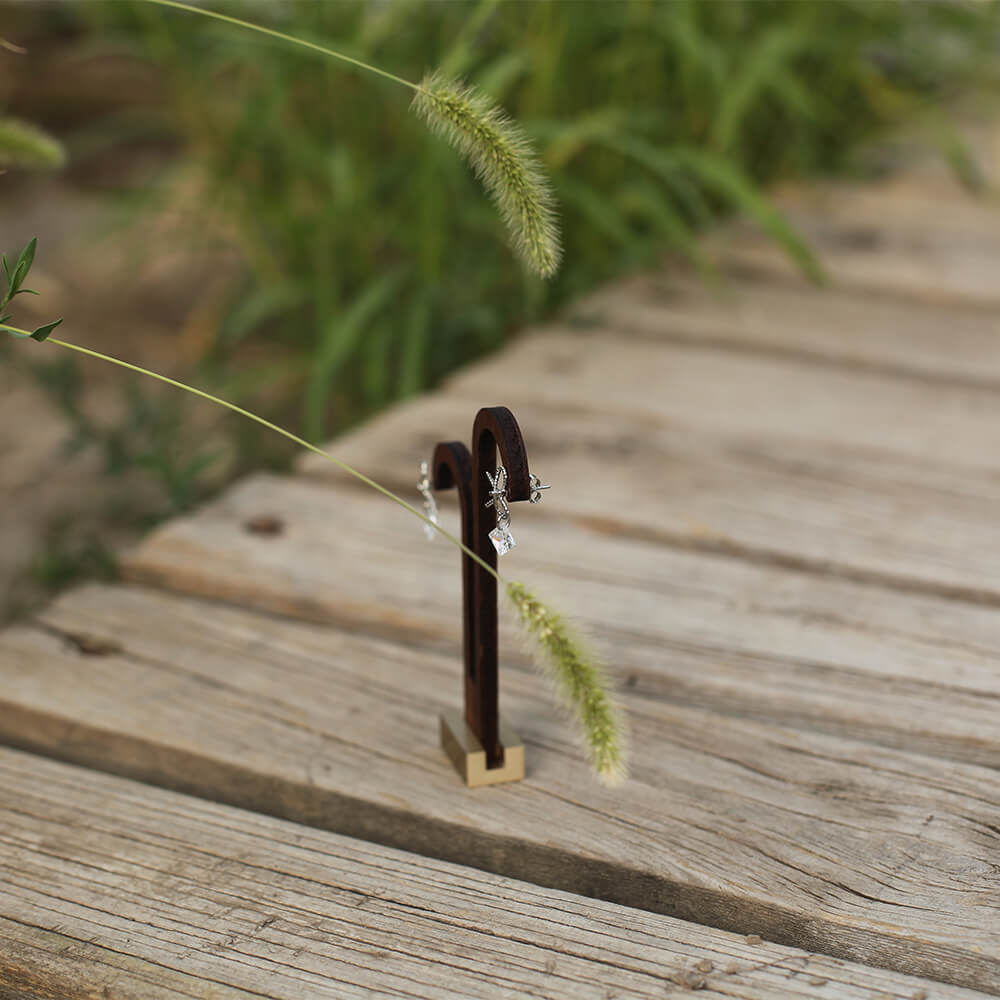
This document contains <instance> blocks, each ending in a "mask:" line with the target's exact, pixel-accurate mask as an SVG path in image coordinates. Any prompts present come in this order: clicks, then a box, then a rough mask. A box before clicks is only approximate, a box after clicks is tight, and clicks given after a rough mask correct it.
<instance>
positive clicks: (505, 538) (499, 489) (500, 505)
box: [486, 465, 517, 556]
mask: <svg viewBox="0 0 1000 1000" xmlns="http://www.w3.org/2000/svg"><path fill="white" fill-rule="evenodd" d="M486 478H487V479H488V480H489V483H490V498H489V500H487V501H486V506H487V507H493V508H495V509H496V512H497V526H496V527H495V528H494V529H493V530H492V531H491V532H490V541H491V542H492V543H493V548H495V549H496V550H497V555H498V556H505V555H506V554H507V553H508V552H510V550H511V549H512V548H514V546H515V545H516V544H517V543H516V542H515V541H514V536H513V535H512V534H511V533H510V506H509V505H508V503H507V470H506V469H505V468H504V467H503V466H502V465H498V466H497V471H496V475H495V476H491V475H490V474H489V473H488V472H487V473H486Z"/></svg>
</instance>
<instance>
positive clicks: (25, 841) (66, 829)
mask: <svg viewBox="0 0 1000 1000" xmlns="http://www.w3.org/2000/svg"><path fill="white" fill-rule="evenodd" d="M0 778H2V780H0V845H2V848H3V850H2V852H0V872H2V873H3V877H2V878H0V938H2V939H3V941H4V949H3V953H2V954H0V997H2V998H10V997H17V998H18V1000H42V998H50V997H54V996H58V997H59V998H60V1000H83V998H95V997H102V998H105V1000H176V998H180V997H192V998H201V1000H208V998H209V997H211V998H214V1000H244V998H246V1000H248V998H250V997H266V998H270V1000H299V998H300V997H302V996H303V995H305V993H306V992H307V993H308V996H309V997H315V998H317V1000H319V998H323V997H338V998H341V997H344V998H349V997H389V996H392V997H408V998H424V1000H447V998H462V1000H465V998H472V997H484V998H485V997H498V996H502V997H525V996H532V997H539V998H563V997H568V996H572V997H574V998H576V997H579V998H581V1000H586V998H594V1000H607V998H608V997H612V996H627V997H630V998H636V1000H640V998H650V1000H653V998H660V997H663V996H665V995H668V994H669V993H671V992H673V991H674V990H677V991H679V992H681V993H683V992H685V991H687V990H699V991H702V993H701V995H703V996H706V997H729V998H738V1000H763V998H768V1000H791V998H793V997H816V998H822V997H831V998H837V1000H870V998H871V997H872V994H873V992H877V995H879V996H881V997H883V998H886V1000H888V998H889V997H893V998H900V1000H902V998H913V997H917V996H930V997H933V998H934V1000H975V998H977V997H982V996H983V994H980V993H974V992H972V991H968V990H964V989H959V988H955V987H950V986H943V985H942V984H940V983H937V982H931V981H929V980H926V979H916V978H912V977H907V976H902V975H899V974H897V973H891V972H886V971H884V970H880V969H874V968H869V967H864V966H860V965H856V964H853V963H846V962H843V961H840V960H837V959H832V958H829V957H826V956H820V955H816V954H810V953H807V952H802V951H796V950H791V949H788V948H783V947H779V946H776V945H771V944H766V943H763V942H761V941H760V940H759V939H757V940H748V939H747V938H745V937H738V936H736V935H731V934H726V933H724V932H721V931H714V930H711V929H707V928H703V927H698V926H695V925H692V924H688V923H685V922H683V921H678V920H672V919H670V918H668V917H661V916H656V915H653V914H648V913H643V912H641V911H636V910H630V909H625V908H622V907H618V906H614V905H613V904H609V903H603V902H600V901H598V900H588V899H583V898H581V897H579V896H574V895H569V894H567V893H562V892H558V891H554V890H549V889H544V888H539V887H537V886H534V885H530V884H527V883H523V882H515V881H512V880H510V879H505V878H500V877H497V876H494V875H489V874H486V873H482V872H478V871H474V870H471V869H467V868H460V867H458V866H455V865H450V864H447V863H444V862H440V861H434V860H428V859H423V858H421V857H418V856H415V855H412V854H405V853H402V852H399V851H394V850H391V849H387V848H380V847H377V846H374V845H372V844H369V843H365V842H361V841H356V840H350V839H348V838H345V837H341V836H336V835H334V834H329V833H323V832H320V831H311V830H308V829H306V828H303V827H300V826H293V825H291V824H288V823H283V822H281V821H278V820H274V819H270V818H268V817H263V816H260V815H256V814H252V813H246V812H243V811H241V810H236V809H232V808H226V807H223V806H219V805H215V804H212V803H205V802H201V801H198V800H192V799H190V798H184V797H181V796H179V795H176V794H171V793H169V792H165V791H162V790H159V789H154V788H150V787H149V786H140V785H136V784H134V783H132V782H128V781H124V780H121V779H118V778H110V777H107V776H104V775H99V774H96V773H94V772H88V771H81V770H79V769H76V768H71V767H67V766H65V765H60V764H55V763H52V762H48V761H43V760H40V759H39V758H37V757H28V756H25V755H22V754H19V753H16V752H12V751H9V750H4V751H0ZM12 991H13V992H12Z"/></svg>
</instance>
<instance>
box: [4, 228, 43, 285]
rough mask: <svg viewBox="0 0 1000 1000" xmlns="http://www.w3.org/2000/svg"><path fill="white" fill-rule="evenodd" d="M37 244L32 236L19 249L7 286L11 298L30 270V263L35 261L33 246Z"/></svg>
mask: <svg viewBox="0 0 1000 1000" xmlns="http://www.w3.org/2000/svg"><path fill="white" fill-rule="evenodd" d="M37 246H38V240H37V239H36V238H35V237H32V238H31V240H30V241H29V243H28V245H27V246H26V247H25V248H24V249H23V250H22V251H21V254H20V256H19V257H18V258H17V263H16V264H15V265H14V273H13V275H11V277H10V279H9V286H8V289H7V296H8V298H13V297H14V296H15V295H17V293H18V290H19V289H20V287H21V282H23V281H24V279H25V278H26V277H27V276H28V272H29V271H30V270H31V265H32V264H33V263H34V262H35V248H36V247H37Z"/></svg>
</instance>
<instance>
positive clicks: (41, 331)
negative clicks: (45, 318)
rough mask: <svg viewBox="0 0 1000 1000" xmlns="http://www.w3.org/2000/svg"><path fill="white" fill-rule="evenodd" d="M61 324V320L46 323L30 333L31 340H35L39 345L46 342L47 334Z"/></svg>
mask: <svg viewBox="0 0 1000 1000" xmlns="http://www.w3.org/2000/svg"><path fill="white" fill-rule="evenodd" d="M61 322H62V320H61V319H57V320H53V321H52V322H51V323H46V324H45V325H44V326H40V327H38V329H37V330H34V331H32V334H31V339H32V340H37V341H38V342H39V343H41V342H42V341H43V340H47V339H48V336H49V334H50V333H51V332H52V331H53V330H54V329H55V328H56V327H57V326H58V325H59V324H60V323H61Z"/></svg>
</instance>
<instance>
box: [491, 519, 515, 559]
mask: <svg viewBox="0 0 1000 1000" xmlns="http://www.w3.org/2000/svg"><path fill="white" fill-rule="evenodd" d="M490 541H491V542H492V543H493V548H495V549H496V550H497V555H498V556H505V555H506V554H507V553H508V552H510V550H511V549H512V548H514V546H515V545H516V544H517V543H516V542H515V541H514V536H513V535H512V534H511V533H510V530H509V529H508V528H503V527H500V526H499V525H498V526H497V527H496V528H494V529H493V530H492V531H491V532H490Z"/></svg>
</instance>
